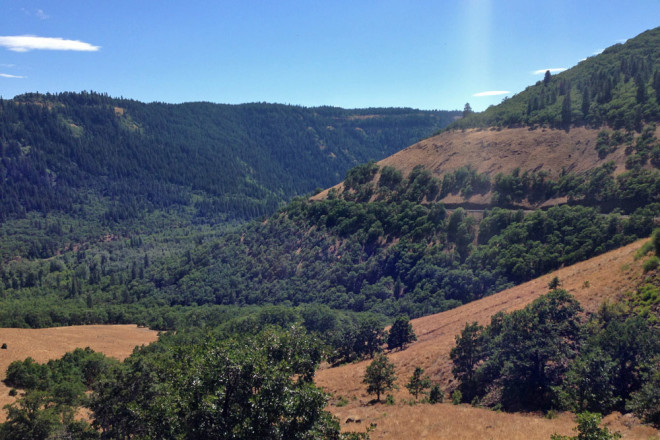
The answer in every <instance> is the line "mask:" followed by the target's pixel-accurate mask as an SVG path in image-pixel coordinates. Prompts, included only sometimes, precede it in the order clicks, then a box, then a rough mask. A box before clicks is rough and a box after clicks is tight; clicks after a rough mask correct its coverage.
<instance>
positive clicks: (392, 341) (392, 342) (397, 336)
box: [387, 316, 417, 350]
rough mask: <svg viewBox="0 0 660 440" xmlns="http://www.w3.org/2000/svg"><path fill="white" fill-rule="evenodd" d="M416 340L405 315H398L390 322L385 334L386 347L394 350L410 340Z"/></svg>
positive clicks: (403, 346) (401, 347)
mask: <svg viewBox="0 0 660 440" xmlns="http://www.w3.org/2000/svg"><path fill="white" fill-rule="evenodd" d="M416 340H417V336H416V335H415V332H414V330H413V328H412V324H411V323H410V321H409V320H408V317H407V316H399V317H398V318H397V319H396V320H395V321H394V324H392V327H391V328H390V331H389V333H388V334H387V348H389V349H390V350H396V349H397V348H398V349H403V348H405V346H406V345H408V344H409V343H411V342H414V341H416Z"/></svg>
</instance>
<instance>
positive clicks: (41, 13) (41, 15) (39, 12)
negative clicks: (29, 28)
mask: <svg viewBox="0 0 660 440" xmlns="http://www.w3.org/2000/svg"><path fill="white" fill-rule="evenodd" d="M34 14H35V15H36V16H37V17H38V18H39V19H40V20H48V19H49V18H50V15H48V14H46V13H45V12H44V11H43V9H37V12H35V13H34Z"/></svg>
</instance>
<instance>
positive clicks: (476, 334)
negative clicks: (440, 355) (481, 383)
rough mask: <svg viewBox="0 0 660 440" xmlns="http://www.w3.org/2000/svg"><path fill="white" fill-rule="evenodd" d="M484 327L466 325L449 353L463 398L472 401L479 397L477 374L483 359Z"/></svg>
mask: <svg viewBox="0 0 660 440" xmlns="http://www.w3.org/2000/svg"><path fill="white" fill-rule="evenodd" d="M483 331H484V327H482V326H480V325H479V324H477V323H476V322H473V323H471V324H467V323H466V324H465V328H464V329H463V331H462V332H461V334H460V336H459V335H457V336H456V346H455V347H453V348H452V349H451V351H450V353H449V357H450V358H451V361H452V363H453V365H454V366H453V367H452V370H451V372H452V374H453V375H454V377H456V378H457V379H458V380H459V381H460V390H461V396H463V395H465V397H466V399H467V400H472V398H473V397H475V396H476V395H477V386H478V384H477V382H476V377H475V373H476V371H477V368H478V364H479V363H480V362H481V361H482V359H483V355H484V353H483V351H484V348H485V347H484V341H483V339H484V337H485V335H484V333H483Z"/></svg>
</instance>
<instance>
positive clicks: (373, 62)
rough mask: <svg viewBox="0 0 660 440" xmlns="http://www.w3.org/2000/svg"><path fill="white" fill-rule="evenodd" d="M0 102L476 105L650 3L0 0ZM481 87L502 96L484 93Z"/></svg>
mask: <svg viewBox="0 0 660 440" xmlns="http://www.w3.org/2000/svg"><path fill="white" fill-rule="evenodd" d="M0 7H1V9H2V14H1V15H0V96H2V97H3V98H12V97H13V96H15V95H17V94H21V93H25V92H35V91H39V92H51V93H55V92H62V91H81V90H94V91H97V92H105V93H108V94H109V95H111V96H115V97H119V96H123V97H125V98H132V99H137V100H140V101H144V102H151V101H162V102H171V103H178V102H188V101H211V102H218V103H232V104H236V103H244V102H257V101H259V102H262V101H263V102H278V103H285V104H298V105H304V106H317V105H333V106H340V107H345V108H350V107H394V106H396V107H414V108H422V109H462V108H463V106H464V104H465V103H466V102H469V103H470V104H471V106H472V108H473V109H475V110H483V109H485V108H486V107H487V106H488V105H491V104H497V103H499V102H500V101H501V100H502V98H503V97H504V96H507V95H508V96H511V95H513V94H515V93H517V92H519V91H521V90H523V89H524V88H525V87H526V86H528V85H530V84H533V83H535V82H536V81H538V80H539V79H541V78H542V73H539V74H534V72H535V71H541V72H544V71H545V69H551V68H555V69H560V68H569V67H572V66H574V65H575V64H577V63H578V62H579V61H580V60H581V59H583V58H586V57H588V56H591V55H594V54H596V53H598V52H599V51H600V50H602V49H604V48H605V47H608V46H611V45H613V44H616V43H617V42H623V41H625V40H626V39H628V38H632V37H634V36H635V35H637V34H639V33H641V32H643V31H644V30H647V29H650V28H653V27H656V26H659V25H660V20H659V18H660V1H658V0H648V1H646V0H644V1H635V0H631V1H626V2H624V1H621V0H616V1H611V0H600V1H579V0H572V1H564V0H548V1H531V0H527V1H518V0H510V1H495V0H490V1H489V0H461V1H444V0H443V1H440V0H436V1H426V0H417V1H415V0H408V1H402V0H380V1H375V0H351V1H345V0H335V1H328V0H325V1H315V0H314V1H312V0H307V1H303V0H299V1H293V0H272V1H265V0H231V1H230V0H217V1H195V0H189V1H168V0H158V1H155V0H132V1H124V0H113V1H90V0H84V1H82V0H81V1H73V0H72V1H68V0H57V1H22V0H0ZM484 92H501V93H499V94H493V93H491V94H485V95H484V96H475V95H476V94H483V93H484Z"/></svg>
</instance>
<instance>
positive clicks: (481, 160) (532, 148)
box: [312, 127, 660, 204]
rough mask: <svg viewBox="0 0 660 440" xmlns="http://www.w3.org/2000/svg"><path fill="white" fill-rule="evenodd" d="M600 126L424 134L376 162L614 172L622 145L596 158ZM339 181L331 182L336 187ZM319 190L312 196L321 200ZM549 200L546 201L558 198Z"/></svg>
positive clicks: (620, 166) (620, 165)
mask: <svg viewBox="0 0 660 440" xmlns="http://www.w3.org/2000/svg"><path fill="white" fill-rule="evenodd" d="M599 131H600V129H590V128H585V127H575V128H572V129H571V130H570V131H568V132H567V131H565V130H553V129H543V128H538V129H535V130H530V129H528V128H508V129H502V130H495V129H484V130H482V129H470V130H466V131H464V132H463V131H448V132H444V133H441V134H439V135H437V136H433V137H430V138H428V139H424V140H423V141H421V142H418V143H416V144H414V145H411V146H410V147H408V148H406V149H404V150H401V151H399V152H398V153H396V154H393V155H392V156H389V157H387V158H385V159H383V160H381V161H380V162H378V165H380V166H385V165H389V166H393V167H395V168H397V169H399V170H401V171H402V172H403V174H404V175H407V174H408V173H410V171H411V170H412V169H413V168H414V167H415V166H417V165H424V167H425V168H426V169H428V170H430V171H432V172H433V173H434V174H435V175H436V176H440V177H441V176H443V175H444V174H446V173H447V172H451V171H454V170H456V169H457V168H460V167H462V166H467V165H470V166H472V167H473V168H474V169H476V170H477V171H478V172H479V173H487V174H489V175H490V176H491V178H492V177H494V176H495V175H496V174H497V173H500V172H501V173H505V174H509V173H511V171H512V170H513V169H514V168H520V170H521V171H528V170H536V171H538V170H544V171H547V172H548V173H549V174H550V176H551V177H553V178H556V177H558V176H559V174H560V173H561V172H562V169H563V170H566V171H567V172H574V173H584V172H586V171H589V170H591V169H593V168H595V167H598V166H601V165H602V164H604V163H605V162H608V161H613V162H614V163H615V164H616V170H615V174H620V173H622V172H624V171H625V160H626V156H625V146H624V145H620V146H619V147H618V148H617V149H616V151H614V152H613V153H612V154H609V155H608V156H607V157H606V158H604V159H600V158H599V157H598V153H597V152H596V149H595V145H596V139H597V137H598V132H599ZM656 136H660V127H658V129H657V130H656ZM341 185H342V184H341V183H340V184H339V185H337V186H336V187H339V186H341ZM328 191H329V189H328V190H325V191H323V192H321V193H319V194H317V195H316V196H314V197H312V199H323V198H324V197H325V196H326V195H327V192H328ZM490 196H491V194H486V195H479V194H476V195H473V196H472V197H471V198H470V199H469V200H468V201H469V202H471V203H475V204H482V203H488V202H489V201H490ZM442 201H443V202H445V203H462V202H464V201H465V200H464V199H463V198H462V197H460V196H458V195H449V196H447V197H446V198H445V199H443V200H442ZM562 202H563V200H556V201H555V200H553V201H551V202H550V203H551V204H554V203H562Z"/></svg>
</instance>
